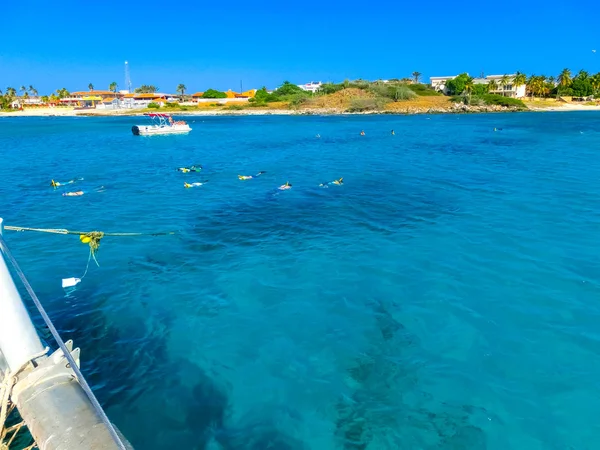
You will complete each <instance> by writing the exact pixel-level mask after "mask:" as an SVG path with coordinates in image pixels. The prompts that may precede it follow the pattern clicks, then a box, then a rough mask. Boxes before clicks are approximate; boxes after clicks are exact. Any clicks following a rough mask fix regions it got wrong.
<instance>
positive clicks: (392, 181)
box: [0, 113, 600, 450]
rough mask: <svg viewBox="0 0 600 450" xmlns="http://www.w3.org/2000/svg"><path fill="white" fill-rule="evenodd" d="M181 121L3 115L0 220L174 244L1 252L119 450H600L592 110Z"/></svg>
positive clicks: (110, 241) (597, 141) (73, 243)
mask: <svg viewBox="0 0 600 450" xmlns="http://www.w3.org/2000/svg"><path fill="white" fill-rule="evenodd" d="M189 120H190V121H191V122H194V121H195V122H194V123H192V124H191V125H192V127H193V129H194V131H193V132H192V133H191V134H190V135H189V136H169V137H151V138H144V137H135V136H132V135H131V132H130V127H131V125H133V124H135V123H137V122H139V121H140V119H139V118H2V119H0V156H1V161H2V163H1V164H0V179H1V180H2V183H1V185H0V200H1V204H2V208H1V209H0V216H2V217H4V218H5V220H6V223H7V224H10V225H21V226H31V227H56V228H63V227H64V228H70V229H84V230H90V229H99V230H103V231H145V232H152V231H165V230H179V231H180V234H178V235H177V236H167V237H143V238H108V237H107V238H105V239H104V240H103V241H102V245H101V250H100V253H99V255H98V257H99V261H100V264H101V266H100V268H96V267H95V266H92V267H90V271H89V273H88V275H87V276H86V278H85V279H84V281H83V282H82V283H81V284H80V285H79V286H78V287H77V290H75V291H74V292H72V293H70V294H68V295H65V292H64V291H63V290H62V289H61V287H60V280H61V278H65V277H71V276H81V275H82V274H83V271H84V269H85V263H86V260H87V249H86V247H85V246H83V245H82V244H80V243H79V241H78V239H77V238H76V237H65V236H58V235H46V234H33V233H13V232H8V231H7V232H6V238H7V240H8V242H9V245H10V246H11V248H12V250H13V252H14V254H15V256H16V257H17V259H18V260H19V262H20V263H21V266H22V268H23V269H24V271H25V273H26V274H27V275H28V277H29V279H30V281H31V283H32V285H33V286H34V288H35V289H36V291H37V293H38V295H39V296H40V298H41V299H42V301H43V302H44V304H45V305H46V308H47V310H48V311H49V313H50V315H51V317H52V318H53V319H54V321H55V323H56V324H57V326H58V327H59V329H60V330H61V331H62V334H63V337H64V338H65V339H68V338H73V339H74V340H75V342H76V344H77V345H79V346H80V347H81V348H82V364H83V367H82V368H83V370H84V373H85V374H86V375H87V376H88V377H89V381H90V382H91V383H92V385H93V387H94V388H95V391H96V392H97V394H98V396H99V398H100V400H101V402H102V403H103V405H104V406H105V408H106V410H107V412H108V414H109V416H110V417H111V419H112V420H113V421H114V422H115V423H116V424H117V425H118V426H119V428H120V429H121V430H122V431H123V432H124V433H125V435H126V436H127V437H128V438H129V439H130V440H131V442H132V443H133V444H134V445H135V446H136V447H137V448H140V449H142V448H143V449H164V448H190V449H202V448H210V449H221V448H222V449H227V450H229V449H253V450H254V449H256V450H259V449H265V448H273V449H291V450H296V449H325V450H327V449H341V448H345V449H351V450H358V449H368V450H375V449H393V448H406V449H427V450H429V449H466V448H468V449H527V450H534V449H567V448H573V449H592V448H598V447H599V446H600V433H599V432H600V429H599V428H600V426H599V425H598V422H597V420H596V415H597V414H596V413H597V408H598V402H599V395H600V389H599V388H600V386H599V384H600V381H599V380H600V359H599V354H600V334H599V333H598V331H597V330H598V320H599V318H600V306H599V304H598V295H599V293H600V289H599V280H598V276H599V270H600V262H599V260H598V254H599V250H600V240H599V238H598V233H597V230H598V225H599V224H600V213H599V212H598V203H599V201H600V153H599V151H600V115H598V114H594V113H537V114H510V115H508V114H505V115H460V116H452V115H444V116H431V117H430V118H429V117H426V116H411V117H402V116H380V117H364V116H363V117H343V118H342V117H214V118H190V119H189ZM494 127H500V128H502V129H503V130H502V131H501V132H493V128H494ZM392 128H393V129H394V130H395V131H396V136H391V135H390V130H391V129H392ZM361 129H364V130H365V131H366V133H367V136H365V137H360V136H358V133H359V131H360V130H361ZM317 133H319V134H320V135H321V136H322V137H321V139H316V138H315V135H316V134H317ZM193 163H202V164H203V165H204V167H205V170H204V171H203V172H202V173H201V174H198V175H197V174H180V173H177V172H176V171H175V170H174V169H175V168H176V167H179V166H183V165H189V164H193ZM259 170H265V171H267V173H266V174H265V175H263V176H262V177H260V178H258V179H255V180H250V181H246V182H240V181H238V180H237V178H236V175H238V174H253V173H256V172H257V171H259ZM342 176H343V177H344V180H345V184H344V186H342V187H331V188H329V189H320V188H318V187H317V186H318V184H319V183H321V182H323V181H330V180H333V179H335V178H338V177H342ZM73 177H84V178H85V180H84V181H83V182H81V184H80V185H79V186H78V187H81V188H83V189H84V190H86V189H91V190H93V189H94V188H95V187H97V186H100V185H103V186H105V187H106V191H105V192H103V193H89V194H86V195H84V196H83V197H75V198H66V197H62V196H60V192H61V191H60V190H59V191H54V190H52V189H51V188H50V187H49V181H50V179H52V178H54V179H56V180H59V181H65V180H67V179H70V178H73ZM204 180H208V183H207V184H206V185H204V186H202V187H199V188H194V189H184V188H183V182H184V181H188V182H192V181H204ZM288 180H289V181H290V182H291V183H293V188H292V190H290V191H286V192H281V193H278V194H277V195H273V189H274V188H276V187H277V186H278V185H280V184H282V183H284V182H285V181H288ZM41 331H42V333H45V331H44V330H43V329H41Z"/></svg>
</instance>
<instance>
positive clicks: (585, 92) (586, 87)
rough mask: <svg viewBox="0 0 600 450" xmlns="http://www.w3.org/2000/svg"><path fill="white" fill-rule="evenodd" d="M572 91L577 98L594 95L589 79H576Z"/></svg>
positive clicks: (572, 84)
mask: <svg viewBox="0 0 600 450" xmlns="http://www.w3.org/2000/svg"><path fill="white" fill-rule="evenodd" d="M571 89H573V95H574V96H575V97H587V96H589V95H592V94H593V93H594V88H593V86H592V82H591V80H590V79H589V77H587V78H579V77H575V79H574V80H573V83H571Z"/></svg>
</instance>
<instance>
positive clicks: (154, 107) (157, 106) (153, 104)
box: [148, 102, 160, 109]
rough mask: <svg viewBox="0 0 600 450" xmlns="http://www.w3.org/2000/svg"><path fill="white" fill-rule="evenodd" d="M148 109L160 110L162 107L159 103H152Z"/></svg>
mask: <svg viewBox="0 0 600 450" xmlns="http://www.w3.org/2000/svg"><path fill="white" fill-rule="evenodd" d="M148 108H152V109H158V108H160V105H159V104H158V103H154V102H152V103H149V104H148Z"/></svg>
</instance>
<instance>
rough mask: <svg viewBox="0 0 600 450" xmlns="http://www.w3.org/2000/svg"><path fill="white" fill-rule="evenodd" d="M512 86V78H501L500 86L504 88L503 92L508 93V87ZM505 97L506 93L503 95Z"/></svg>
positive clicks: (503, 76) (506, 76)
mask: <svg viewBox="0 0 600 450" xmlns="http://www.w3.org/2000/svg"><path fill="white" fill-rule="evenodd" d="M509 84H510V77H509V76H508V75H506V74H504V75H502V78H500V86H502V90H503V91H506V87H507V86H508V85H509ZM502 95H504V92H503V93H502Z"/></svg>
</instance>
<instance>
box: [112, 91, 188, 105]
mask: <svg viewBox="0 0 600 450" xmlns="http://www.w3.org/2000/svg"><path fill="white" fill-rule="evenodd" d="M177 98H178V97H177V95H175V94H161V93H159V92H145V93H133V94H125V95H124V96H123V100H122V105H123V107H124V108H147V107H148V105H149V104H150V103H158V104H164V103H166V102H175V101H177Z"/></svg>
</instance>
